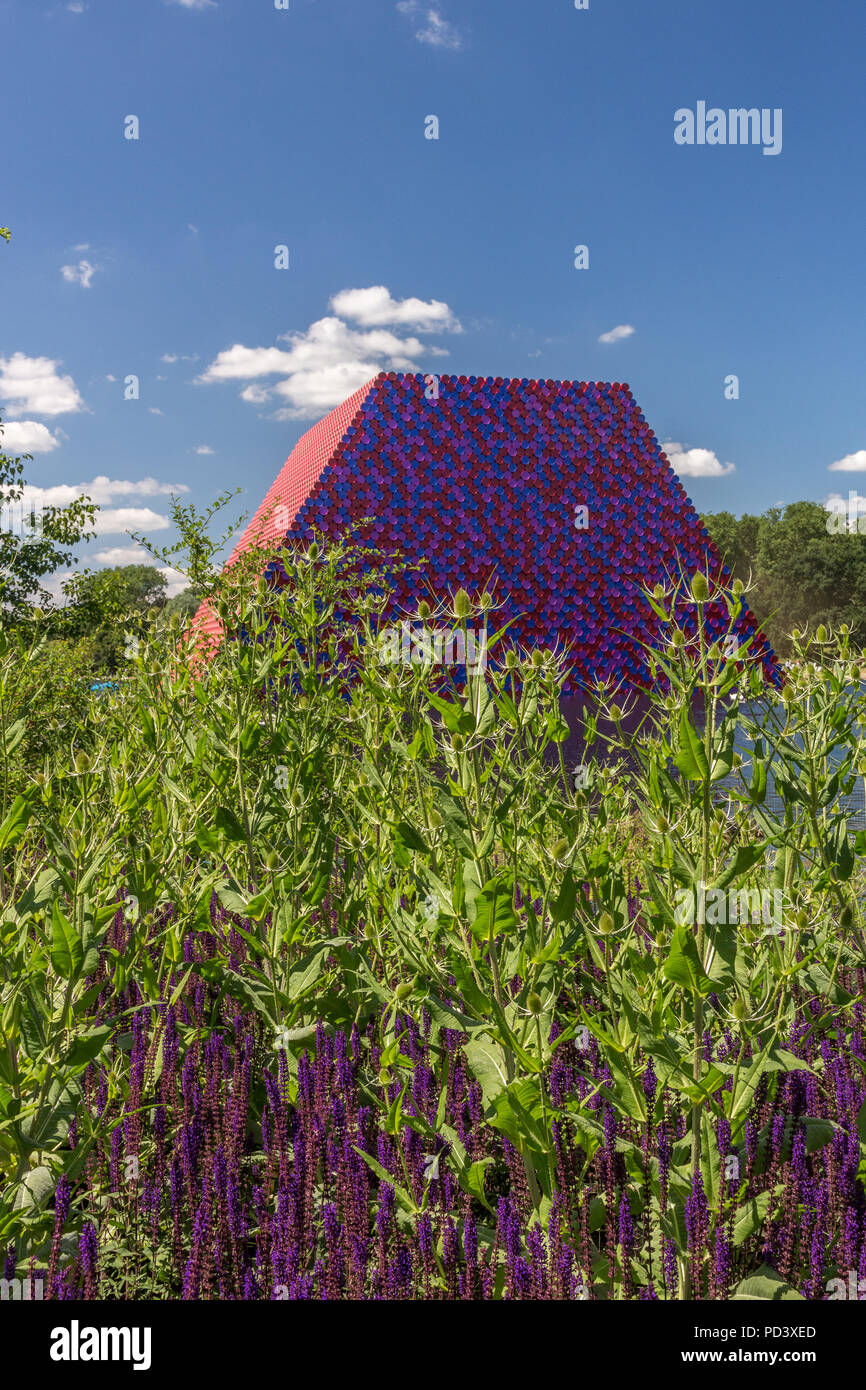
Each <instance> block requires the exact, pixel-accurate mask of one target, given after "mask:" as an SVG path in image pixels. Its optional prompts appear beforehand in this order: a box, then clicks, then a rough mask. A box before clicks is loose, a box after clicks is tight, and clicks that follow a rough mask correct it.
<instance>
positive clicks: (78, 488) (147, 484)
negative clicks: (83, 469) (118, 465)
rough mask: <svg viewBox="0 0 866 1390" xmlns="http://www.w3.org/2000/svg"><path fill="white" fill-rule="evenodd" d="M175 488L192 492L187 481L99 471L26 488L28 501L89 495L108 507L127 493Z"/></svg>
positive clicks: (62, 503)
mask: <svg viewBox="0 0 866 1390" xmlns="http://www.w3.org/2000/svg"><path fill="white" fill-rule="evenodd" d="M173 492H175V493H181V492H189V488H188V487H187V485H186V483H160V482H158V481H157V480H156V478H140V479H139V480H138V481H137V482H130V481H129V480H128V479H126V478H107V477H106V476H105V474H104V473H99V474H97V476H96V477H95V478H91V479H90V481H89V482H85V483H55V484H54V486H53V487H37V486H36V485H35V484H33V483H28V484H27V485H26V487H25V488H24V500H25V501H26V502H28V503H29V502H34V503H44V504H45V505H46V506H51V507H66V506H68V504H69V503H70V502H74V500H75V498H76V497H85V496H86V497H89V498H90V500H91V502H95V503H96V504H97V506H100V507H104V506H108V505H109V504H110V503H112V502H115V501H117V499H118V498H126V497H168V496H170V495H171V494H172V493H173Z"/></svg>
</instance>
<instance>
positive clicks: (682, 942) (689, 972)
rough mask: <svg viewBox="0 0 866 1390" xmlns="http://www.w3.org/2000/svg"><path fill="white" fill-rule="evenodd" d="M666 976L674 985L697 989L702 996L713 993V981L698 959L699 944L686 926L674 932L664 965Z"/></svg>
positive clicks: (679, 927)
mask: <svg viewBox="0 0 866 1390" xmlns="http://www.w3.org/2000/svg"><path fill="white" fill-rule="evenodd" d="M664 976H665V979H666V980H670V981H672V983H673V984H677V985H680V986H682V987H683V988H685V989H696V990H697V991H698V992H699V993H700V994H711V993H712V991H713V981H712V980H711V979H710V977H709V976H708V975H707V973H706V971H705V970H704V968H703V966H702V965H701V962H700V959H699V957H698V947H697V942H696V941H695V938H694V936H693V935H692V932H691V930H690V928H689V927H688V926H687V925H685V924H681V925H680V926H678V927H677V928H676V929H675V931H674V935H673V940H672V942H671V949H670V952H669V954H668V957H667V959H666V960H665V963H664Z"/></svg>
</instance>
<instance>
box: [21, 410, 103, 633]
mask: <svg viewBox="0 0 866 1390" xmlns="http://www.w3.org/2000/svg"><path fill="white" fill-rule="evenodd" d="M2 432H3V427H2V424H0V437H2ZM30 457H31V455H30V454H23V455H21V457H19V458H14V459H13V458H9V457H8V456H7V455H6V454H3V453H0V507H5V508H9V509H10V511H11V513H12V514H13V515H15V514H16V513H18V512H19V511H20V510H22V509H23V508H24V506H25V503H24V501H23V499H24V496H25V483H24V462H23V460H24V459H29V458H30ZM96 510H97V509H96V507H95V506H94V505H93V503H91V501H90V500H89V498H87V497H78V498H76V499H75V500H74V501H73V502H70V503H69V504H68V505H67V506H65V507H55V506H46V507H44V508H42V509H41V512H40V513H39V514H38V515H37V514H35V513H31V514H30V516H29V517H26V518H22V519H23V520H25V521H27V522H28V526H27V528H26V529H25V527H23V526H22V527H20V528H19V527H17V526H6V525H4V527H3V529H0V618H2V620H3V621H4V622H5V623H6V624H7V625H8V624H10V623H14V622H18V621H21V620H22V619H26V618H27V617H28V615H29V613H30V609H31V607H32V605H33V603H34V601H35V602H37V603H41V604H42V605H43V606H47V605H48V604H50V603H51V595H50V593H49V592H48V591H47V590H46V589H44V588H43V587H42V585H41V583H40V581H41V580H42V579H44V578H45V577H46V576H47V575H51V574H54V573H55V571H56V570H58V569H59V568H60V567H61V566H62V565H68V564H70V563H71V561H72V559H73V553H74V551H73V547H74V546H76V545H77V544H78V543H79V542H80V541H82V540H84V539H86V538H88V537H89V536H91V535H93V532H91V531H88V530H87V527H88V526H89V525H91V524H92V522H93V518H94V516H95V515H96Z"/></svg>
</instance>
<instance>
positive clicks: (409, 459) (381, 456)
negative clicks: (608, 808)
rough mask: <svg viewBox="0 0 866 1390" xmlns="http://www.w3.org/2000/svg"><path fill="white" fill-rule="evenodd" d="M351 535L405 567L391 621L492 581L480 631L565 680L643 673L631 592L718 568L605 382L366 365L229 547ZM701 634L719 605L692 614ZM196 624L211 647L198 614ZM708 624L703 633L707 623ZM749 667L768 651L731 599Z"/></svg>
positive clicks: (651, 444)
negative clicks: (400, 558)
mask: <svg viewBox="0 0 866 1390" xmlns="http://www.w3.org/2000/svg"><path fill="white" fill-rule="evenodd" d="M368 517H369V518H373V520H372V522H371V523H370V525H368V526H367V527H365V528H364V529H363V530H362V532H361V533H360V538H361V539H363V540H365V541H366V542H368V543H369V544H372V545H376V546H378V547H380V548H381V549H382V550H384V551H388V552H390V551H398V552H401V553H403V554H405V555H406V556H407V557H408V558H409V559H411V560H412V561H413V562H417V561H419V560H421V559H422V558H423V559H424V560H425V562H426V563H425V564H424V565H423V566H422V568H421V569H420V570H417V571H415V570H413V571H410V572H408V573H406V574H404V575H402V576H400V578H399V580H398V584H397V588H396V591H395V594H394V612H393V617H392V619H391V620H392V621H394V620H398V619H399V618H400V617H401V616H403V615H405V614H409V613H414V612H415V611H416V606H417V603H418V601H419V599H422V598H428V599H429V596H430V591H431V590H432V591H433V592H434V593H435V594H436V595H438V596H441V597H445V596H446V595H447V594H448V593H453V592H455V591H456V589H458V588H460V587H463V588H465V589H467V590H468V591H469V593H470V594H473V595H474V594H477V593H479V592H480V591H481V590H482V589H483V588H487V589H492V590H493V592H494V594H495V599H496V602H497V605H499V606H498V608H497V611H496V613H495V618H494V620H493V621H492V623H491V626H492V629H493V630H496V629H497V628H500V627H501V626H503V625H504V623H505V622H507V621H509V620H510V619H514V621H513V623H512V625H511V627H510V628H509V634H508V635H509V637H510V638H511V640H512V641H513V642H515V643H517V644H519V645H521V646H524V647H529V648H534V647H558V648H559V649H560V650H562V649H563V648H564V649H565V650H566V652H567V656H568V660H569V663H570V664H571V666H572V667H573V673H572V676H571V678H570V680H569V683H568V685H567V686H566V687H565V689H564V692H563V693H564V695H576V694H577V693H578V692H579V691H580V690H582V689H584V688H585V686H586V683H588V682H590V681H592V680H594V679H606V680H615V681H622V682H624V683H626V684H628V685H635V686H643V685H646V684H647V679H648V677H647V668H646V653H645V649H644V644H646V643H650V644H652V642H653V638H654V634H655V631H656V622H657V620H656V618H655V616H654V614H653V612H652V609H651V608H650V607H649V605H648V604H647V601H646V597H645V595H644V593H643V592H642V589H643V588H645V587H649V588H652V587H653V586H654V585H655V584H657V583H662V584H664V583H665V582H666V581H667V580H669V579H671V578H673V577H676V576H677V575H678V574H680V573H683V572H684V573H685V574H687V575H691V574H693V573H694V572H695V571H697V570H703V571H704V572H707V571H708V570H709V572H710V573H711V574H712V575H714V576H718V577H719V578H721V579H726V578H727V570H726V569H725V567H724V565H723V564H722V561H721V559H720V557H719V555H718V552H717V551H716V550H715V548H714V546H713V545H712V542H711V541H710V539H709V536H708V534H707V532H706V530H705V528H704V527H703V526H702V524H701V522H700V519H699V517H698V515H697V513H696V511H695V508H694V507H693V505H692V503H691V501H690V500H689V498H688V497H687V495H686V493H685V490H684V488H683V486H682V484H681V483H680V481H679V479H678V478H677V476H676V474H675V473H674V472H673V469H672V468H671V466H670V464H669V462H668V460H667V458H666V457H665V455H664V453H663V452H662V451H661V449H660V447H659V444H658V441H657V439H656V437H655V435H654V434H653V432H652V430H651V429H650V427H649V425H648V424H647V422H646V420H645V418H644V416H643V414H642V412H641V411H640V410H639V409H638V407H637V405H636V403H635V401H634V399H633V397H632V393H631V391H630V390H629V388H628V386H626V385H624V384H621V383H619V382H614V383H612V384H611V383H606V382H586V381H531V380H526V379H523V380H521V379H517V378H512V379H508V378H501V377H495V378H494V377H474V376H470V377H465V376H460V377H454V376H442V377H431V376H421V375H403V374H400V373H394V372H389V373H387V374H386V373H380V375H379V376H377V377H375V378H373V380H371V381H369V382H368V383H367V384H366V385H365V386H362V387H361V388H360V390H358V391H356V392H355V393H354V395H352V396H350V397H349V399H348V400H347V401H345V402H344V403H343V404H342V405H339V406H337V407H336V409H334V410H332V411H331V412H330V413H329V414H328V415H326V416H325V417H324V419H322V420H320V421H319V423H318V424H316V425H314V426H313V427H312V429H310V430H308V431H307V433H306V434H305V435H303V437H302V438H301V439H300V440H299V441H298V443H297V444H296V446H295V448H294V449H293V450H292V452H291V454H290V455H289V458H288V459H287V461H286V463H285V465H284V466H283V468H282V470H281V472H280V473H279V474H278V476H277V478H276V479H275V481H274V483H273V485H272V486H271V488H270V489H269V490H268V492H267V494H266V496H265V498H264V500H263V501H262V504H261V506H260V507H259V509H258V511H257V512H256V513H255V515H254V516H253V518H252V520H251V521H250V523H249V525H248V526H247V528H246V530H245V532H244V534H243V536H242V537H241V539H240V541H239V542H238V544H237V546H236V547H235V550H234V552H233V554H232V556H231V557H230V559H229V561H228V564H229V565H231V564H233V563H234V561H235V560H236V559H237V558H238V557H239V556H240V555H242V554H244V553H245V552H246V551H248V550H249V549H250V548H251V547H252V546H254V545H263V544H271V545H272V544H273V543H274V542H275V541H279V540H280V539H283V538H288V539H289V540H291V539H292V538H312V536H313V534H314V530H315V531H319V532H322V533H323V534H324V535H325V536H328V537H333V538H336V537H337V536H339V535H340V534H342V533H344V532H345V530H346V528H347V526H348V525H349V524H351V523H355V522H358V521H360V520H361V519H362V518H368ZM707 623H708V629H709V631H710V633H711V635H713V636H715V635H717V634H718V633H721V632H722V631H723V630H724V628H725V627H726V625H727V614H726V613H724V612H723V611H722V610H721V609H720V610H719V611H715V610H713V608H712V607H710V608H709V609H708V610H707ZM196 625H197V627H198V629H199V631H200V632H201V633H202V636H207V637H210V638H211V639H213V640H214V641H217V642H218V641H219V640H220V633H221V629H220V624H219V620H218V618H217V617H216V615H215V614H214V613H213V612H212V611H211V610H210V609H208V608H207V607H203V608H202V609H200V610H199V614H198V615H197V619H196ZM714 629H715V630H714ZM737 638H738V641H739V642H740V643H744V642H745V641H746V640H748V639H750V638H751V639H752V641H751V645H750V648H749V654H750V656H751V657H752V658H755V657H759V659H760V660H761V661H762V663H763V667H764V672H765V675H766V676H767V677H768V678H770V679H773V680H776V679H778V674H777V668H776V660H775V657H774V655H773V652H772V651H771V649H770V647H769V645H768V643H767V641H766V638H765V637H764V635H763V633H761V632H760V630H759V629H758V628H757V625H756V622H755V619H754V617H753V616H752V614H751V613H750V612H749V611H748V609H746V608H743V611H742V613H741V616H740V618H739V619H738V626H737Z"/></svg>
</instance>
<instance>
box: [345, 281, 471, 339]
mask: <svg viewBox="0 0 866 1390" xmlns="http://www.w3.org/2000/svg"><path fill="white" fill-rule="evenodd" d="M329 307H330V308H331V309H333V311H334V313H335V314H339V316H340V317H341V318H344V319H353V320H354V321H355V323H359V324H361V326H362V327H363V328H381V327H383V326H384V325H385V324H395V325H397V326H399V327H400V328H414V329H417V330H418V332H420V333H431V332H440V333H461V332H462V331H463V330H462V329H461V327H460V324H459V322H458V321H457V319H456V318H455V317H454V315H453V313H452V312H451V310H450V309H449V307H448V305H447V304H445V303H444V302H443V301H442V300H441V299H431V300H429V301H425V300H423V299H394V297H393V296H392V294H391V291H390V290H389V289H388V288H387V286H385V285H369V286H368V287H367V289H359V290H340V292H339V294H335V295H334V297H333V299H332V300H331V303H330V306H329Z"/></svg>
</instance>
